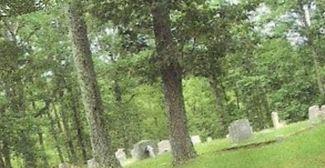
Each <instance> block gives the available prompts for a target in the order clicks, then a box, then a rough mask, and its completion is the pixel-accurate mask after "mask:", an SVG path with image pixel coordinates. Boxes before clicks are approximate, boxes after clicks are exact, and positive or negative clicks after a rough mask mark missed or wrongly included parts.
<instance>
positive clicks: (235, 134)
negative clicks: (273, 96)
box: [228, 105, 325, 143]
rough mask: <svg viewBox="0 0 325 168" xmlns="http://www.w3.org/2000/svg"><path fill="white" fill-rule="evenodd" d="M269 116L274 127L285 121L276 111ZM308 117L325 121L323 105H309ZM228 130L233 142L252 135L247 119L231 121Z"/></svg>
mask: <svg viewBox="0 0 325 168" xmlns="http://www.w3.org/2000/svg"><path fill="white" fill-rule="evenodd" d="M271 117H272V122H273V126H274V128H275V129H279V128H282V127H283V126H285V122H284V121H280V120H279V116H278V113H277V112H272V114H271ZM308 119H309V121H310V122H311V123H318V122H321V121H325V105H322V106H321V107H319V106H317V105H315V106H311V107H309V109H308ZM228 131H229V134H228V137H229V138H230V139H231V141H232V142H234V143H239V142H242V141H245V140H247V139H249V138H250V137H251V136H252V135H253V129H252V127H251V126H250V123H249V121H248V120H247V119H241V120H236V121H234V122H232V123H231V124H230V126H229V127H228Z"/></svg>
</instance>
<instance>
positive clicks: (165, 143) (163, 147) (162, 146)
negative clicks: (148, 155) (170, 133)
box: [158, 140, 172, 154]
mask: <svg viewBox="0 0 325 168" xmlns="http://www.w3.org/2000/svg"><path fill="white" fill-rule="evenodd" d="M158 149H159V152H158V154H162V153H165V152H170V151H171V150H172V148H171V146H170V142H169V140H162V141H160V142H159V143H158Z"/></svg>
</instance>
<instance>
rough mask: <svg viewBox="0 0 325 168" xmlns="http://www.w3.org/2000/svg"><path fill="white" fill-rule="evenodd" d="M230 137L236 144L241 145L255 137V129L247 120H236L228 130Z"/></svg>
mask: <svg viewBox="0 0 325 168" xmlns="http://www.w3.org/2000/svg"><path fill="white" fill-rule="evenodd" d="M228 130H229V137H230V139H231V140H232V142H234V143H240V142H242V141H245V140H247V139H249V138H250V137H251V136H252V135H253V129H252V127H251V126H250V123H249V121H248V120H247V119H241V120H236V121H234V122H232V123H231V124H230V126H229V128H228Z"/></svg>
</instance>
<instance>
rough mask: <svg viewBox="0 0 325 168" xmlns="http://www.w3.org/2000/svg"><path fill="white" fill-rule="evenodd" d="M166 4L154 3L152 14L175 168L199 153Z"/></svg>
mask: <svg viewBox="0 0 325 168" xmlns="http://www.w3.org/2000/svg"><path fill="white" fill-rule="evenodd" d="M167 5H168V3H166V2H160V1H159V2H153V3H152V6H151V14H152V17H153V29H154V34H155V40H156V50H157V53H158V59H159V64H160V67H161V73H162V74H161V75H162V81H163V89H164V95H165V103H166V110H167V114H168V119H169V129H170V142H171V147H172V154H173V165H174V166H176V165H180V164H182V163H184V162H186V161H187V160H189V159H192V158H194V157H196V155H197V154H196V152H195V150H194V147H193V144H192V142H191V139H190V136H189V132H188V129H187V125H186V122H187V118H186V113H185V106H184V97H183V90H182V68H181V66H180V64H179V62H178V59H179V53H178V52H177V49H176V47H175V43H174V41H173V37H172V33H171V29H170V18H169V10H168V7H167Z"/></svg>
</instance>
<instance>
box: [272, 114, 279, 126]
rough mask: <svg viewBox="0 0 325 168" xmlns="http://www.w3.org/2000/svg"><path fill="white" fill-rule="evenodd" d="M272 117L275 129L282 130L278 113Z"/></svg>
mask: <svg viewBox="0 0 325 168" xmlns="http://www.w3.org/2000/svg"><path fill="white" fill-rule="evenodd" d="M271 116H272V122H273V127H274V128H275V129H279V128H280V121H279V116H278V113H277V112H272V114H271Z"/></svg>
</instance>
